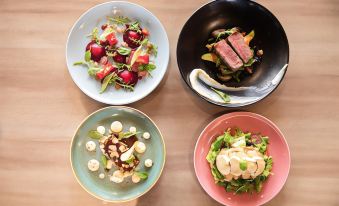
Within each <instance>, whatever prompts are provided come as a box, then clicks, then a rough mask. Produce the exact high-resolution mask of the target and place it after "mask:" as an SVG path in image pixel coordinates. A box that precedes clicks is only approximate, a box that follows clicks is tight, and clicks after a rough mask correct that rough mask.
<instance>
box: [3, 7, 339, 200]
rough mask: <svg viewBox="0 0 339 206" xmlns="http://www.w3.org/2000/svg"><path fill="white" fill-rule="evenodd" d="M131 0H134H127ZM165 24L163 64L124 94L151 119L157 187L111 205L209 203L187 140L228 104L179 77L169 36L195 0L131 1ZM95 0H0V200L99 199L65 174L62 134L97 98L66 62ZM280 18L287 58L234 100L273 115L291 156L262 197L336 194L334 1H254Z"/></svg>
mask: <svg viewBox="0 0 339 206" xmlns="http://www.w3.org/2000/svg"><path fill="white" fill-rule="evenodd" d="M133 1H134V0H133ZM135 2H136V3H138V4H140V5H142V6H144V7H146V8H148V9H149V10H151V11H152V12H153V13H154V14H155V15H156V16H157V17H158V18H159V19H160V20H161V22H162V23H163V24H164V26H165V28H166V30H167V32H168V36H169V40H170V46H171V58H170V64H169V68H168V72H167V74H166V76H165V78H164V80H163V81H162V83H161V85H160V86H159V87H158V88H157V89H156V90H155V91H154V92H153V93H152V94H151V95H149V96H148V97H147V98H145V99H143V100H141V101H139V102H137V103H134V104H131V105H129V106H131V107H135V108H137V109H140V110H142V111H143V112H145V113H147V114H148V115H149V116H150V117H151V118H152V119H153V120H154V121H156V122H157V124H158V126H159V127H160V129H161V130H162V132H163V134H164V136H165V141H166V145H167V162H166V166H165V169H164V172H163V174H162V177H161V178H160V181H159V182H158V183H157V184H156V186H155V187H154V188H153V189H152V190H151V191H150V192H148V193H147V194H146V195H144V196H143V197H141V198H139V199H138V200H135V201H132V202H130V203H126V204H119V205H133V206H134V205H137V206H143V205H145V206H146V205H161V206H167V205H192V206H200V205H201V206H206V205H218V203H217V202H215V201H214V200H213V199H211V198H210V197H209V196H208V195H207V194H206V193H205V192H204V191H203V189H202V188H201V187H200V185H199V183H198V181H197V179H196V177H195V174H194V170H193V162H192V155H193V148H194V145H195V142H196V140H197V137H198V135H199V134H200V132H201V130H202V128H203V127H204V126H205V125H206V124H207V123H208V122H210V121H211V120H213V119H214V118H216V117H217V116H219V115H221V114H224V113H226V112H229V111H231V110H226V109H224V108H220V107H217V106H214V105H211V104H208V103H206V102H204V101H202V100H200V99H199V98H198V97H197V96H195V95H194V94H192V92H191V91H190V90H189V89H188V88H187V86H186V85H185V84H184V82H183V80H182V79H181V77H180V75H179V71H178V67H177V63H176V53H175V50H176V43H177V38H178V34H179V32H180V30H181V27H182V26H183V24H184V23H185V21H186V20H187V18H188V17H189V16H190V15H191V14H192V12H194V11H195V10H196V9H197V8H198V7H200V6H201V5H202V4H204V3H205V1H204V0H186V1H183V0H171V1H168V0H157V1H152V0H136V1H135ZM98 3H100V1H83V0H58V1H55V0H44V1H42V0H41V1H38V0H30V1H12V0H0V31H1V33H0V65H1V68H0V71H1V72H0V90H1V96H0V116H1V118H0V165H1V166H0V205H25V206H30V205H102V204H106V203H104V202H102V201H99V200H97V199H95V198H93V197H91V196H90V195H88V194H87V193H86V192H85V191H84V190H83V189H82V188H81V187H80V186H79V185H78V183H77V182H76V180H75V179H74V177H73V174H72V171H71V167H70V163H69V145H70V141H71V137H72V135H73V132H74V130H75V129H76V127H77V125H78V124H79V123H80V122H81V121H82V119H83V118H85V117H86V116H87V115H88V114H90V113H92V112H93V111H95V110H97V109H99V108H102V107H105V106H106V105H104V104H100V103H98V102H96V101H94V100H92V99H90V98H88V97H87V96H85V95H84V94H83V93H82V92H81V91H80V90H79V89H78V88H77V87H76V85H75V84H74V83H73V81H72V79H71V77H70V75H69V74H68V71H67V68H66V64H65V43H66V39H67V35H68V32H69V30H70V28H71V26H72V25H73V23H74V22H75V21H76V20H77V18H78V17H79V16H80V15H81V14H82V13H83V12H84V11H86V10H87V9H88V8H90V7H92V6H94V5H96V4H98ZM260 3H262V4H263V5H264V6H266V7H267V8H269V9H270V10H271V11H272V12H273V13H274V14H275V15H276V16H277V17H278V19H279V20H280V21H281V23H282V25H283V26H284V28H285V30H286V32H287V36H288V39H289V43H290V66H289V69H288V72H287V75H286V77H285V79H284V81H283V83H282V84H281V85H280V87H279V88H278V89H277V90H276V91H275V92H274V93H273V94H272V95H271V96H270V97H268V98H266V99H265V100H264V101H262V102H260V103H258V104H255V105H253V106H250V107H246V108H244V110H247V111H251V112H256V113H259V114H262V115H264V116H266V117H268V118H270V119H271V120H273V121H274V122H275V123H276V124H277V125H278V126H279V127H280V129H281V130H282V131H283V133H284V134H285V136H286V138H287V141H288V143H289V146H290V149H291V155H292V165H291V171H290V175H289V178H288V181H287V183H286V185H285V187H284V188H283V189H282V191H281V192H280V193H279V195H278V196H277V197H276V198H274V199H273V200H272V201H271V202H270V203H269V204H268V205H289V206H291V205H298V206H302V205H305V206H306V205H307V206H318V205H330V206H334V205H339V186H338V185H339V155H338V151H339V149H338V146H339V135H338V131H337V130H338V128H339V68H338V67H339V66H338V65H339V40H338V39H339V37H338V33H339V26H338V25H339V2H338V1H335V0H327V1H319V0H308V1H293V0H285V1H267V0H265V1H260Z"/></svg>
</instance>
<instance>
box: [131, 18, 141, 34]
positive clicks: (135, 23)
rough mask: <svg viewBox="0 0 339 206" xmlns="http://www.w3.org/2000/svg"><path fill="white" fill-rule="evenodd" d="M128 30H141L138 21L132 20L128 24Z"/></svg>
mask: <svg viewBox="0 0 339 206" xmlns="http://www.w3.org/2000/svg"><path fill="white" fill-rule="evenodd" d="M128 30H132V31H136V32H141V30H140V26H139V22H138V21H136V22H133V23H132V24H130V25H129V27H128Z"/></svg>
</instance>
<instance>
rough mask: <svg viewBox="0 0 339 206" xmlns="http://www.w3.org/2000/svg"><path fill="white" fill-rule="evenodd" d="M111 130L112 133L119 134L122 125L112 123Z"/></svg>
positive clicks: (117, 122) (115, 122)
mask: <svg viewBox="0 0 339 206" xmlns="http://www.w3.org/2000/svg"><path fill="white" fill-rule="evenodd" d="M111 130H112V132H114V133H119V132H121V131H122V124H121V122H119V121H114V122H113V123H112V124H111Z"/></svg>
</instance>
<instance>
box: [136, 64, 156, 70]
mask: <svg viewBox="0 0 339 206" xmlns="http://www.w3.org/2000/svg"><path fill="white" fill-rule="evenodd" d="M155 68H156V66H155V65H154V64H142V65H140V66H139V70H140V71H148V72H151V71H153V70H154V69H155Z"/></svg>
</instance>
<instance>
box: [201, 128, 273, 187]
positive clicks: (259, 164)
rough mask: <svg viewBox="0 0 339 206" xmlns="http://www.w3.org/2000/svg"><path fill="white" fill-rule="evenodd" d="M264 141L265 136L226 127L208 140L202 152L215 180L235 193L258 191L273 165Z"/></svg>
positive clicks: (266, 142)
mask: <svg viewBox="0 0 339 206" xmlns="http://www.w3.org/2000/svg"><path fill="white" fill-rule="evenodd" d="M268 144H269V138H268V137H265V136H261V135H260V134H252V133H250V132H246V133H244V132H243V131H241V129H239V128H228V129H227V130H226V131H225V132H224V133H223V134H222V135H220V136H218V137H217V138H216V139H215V140H214V142H212V144H211V147H210V150H209V152H208V154H207V156H206V159H207V161H208V163H209V164H210V168H211V174H212V175H213V177H214V180H215V183H216V184H217V185H219V186H222V187H224V188H225V189H226V191H227V192H234V193H235V194H240V193H244V192H246V193H253V192H254V191H255V192H257V193H260V192H261V190H262V187H263V183H264V182H265V181H266V180H267V178H268V177H269V176H270V175H271V170H272V165H273V160H272V157H271V156H269V155H268V153H267V149H268Z"/></svg>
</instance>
